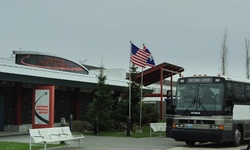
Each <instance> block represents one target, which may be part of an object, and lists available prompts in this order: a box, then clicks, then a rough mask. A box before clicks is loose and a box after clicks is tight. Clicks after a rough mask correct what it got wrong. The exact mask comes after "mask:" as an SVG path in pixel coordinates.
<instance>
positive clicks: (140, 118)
mask: <svg viewBox="0 0 250 150" xmlns="http://www.w3.org/2000/svg"><path fill="white" fill-rule="evenodd" d="M141 70H142V71H141V102H140V129H141V120H142V90H143V89H142V87H143V68H141Z"/></svg>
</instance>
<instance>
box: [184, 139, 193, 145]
mask: <svg viewBox="0 0 250 150" xmlns="http://www.w3.org/2000/svg"><path fill="white" fill-rule="evenodd" d="M185 142H186V144H187V145H189V146H193V145H194V144H195V141H192V140H190V141H185Z"/></svg>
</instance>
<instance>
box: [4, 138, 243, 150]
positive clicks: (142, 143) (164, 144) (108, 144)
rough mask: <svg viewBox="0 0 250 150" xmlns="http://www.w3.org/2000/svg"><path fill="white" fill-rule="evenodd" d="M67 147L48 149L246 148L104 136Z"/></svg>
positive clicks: (160, 139)
mask: <svg viewBox="0 0 250 150" xmlns="http://www.w3.org/2000/svg"><path fill="white" fill-rule="evenodd" d="M0 140H1V141H15V142H24V143H29V141H30V137H29V135H15V136H4V137H0ZM67 143H68V145H67V147H64V146H63V147H56V148H50V149H52V150H187V149H188V150H191V149H197V150H198V149H202V150H211V149H214V150H215V149H217V150H219V149H220V150H221V149H224V150H236V149H238V150H240V149H241V148H244V147H246V144H247V142H245V143H244V144H243V145H241V146H239V147H230V146H229V145H228V144H215V143H202V144H200V143H197V144H196V145H195V146H193V147H188V146H187V145H186V144H185V143H184V142H177V141H174V140H173V139H169V138H165V137H152V138H150V137H148V138H131V137H105V136H89V135H87V136H85V138H84V139H83V140H82V141H81V147H80V148H78V147H77V145H78V143H77V142H74V141H69V142H67Z"/></svg>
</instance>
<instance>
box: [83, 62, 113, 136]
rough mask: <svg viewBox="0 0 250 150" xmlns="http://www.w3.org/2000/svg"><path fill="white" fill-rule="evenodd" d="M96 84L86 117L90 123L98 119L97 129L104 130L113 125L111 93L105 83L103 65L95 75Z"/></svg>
mask: <svg viewBox="0 0 250 150" xmlns="http://www.w3.org/2000/svg"><path fill="white" fill-rule="evenodd" d="M97 78H98V84H97V87H96V91H95V97H94V100H93V102H92V103H91V104H90V105H89V109H88V112H87V114H86V119H87V120H88V121H89V122H90V123H94V121H95V119H96V118H97V119H98V128H99V131H105V130H108V129H110V128H112V127H113V120H112V118H111V113H112V104H113V100H112V95H111V90H110V89H109V86H108V85H107V84H106V83H105V81H106V79H107V76H106V75H104V67H103V66H102V67H101V69H100V72H99V75H97Z"/></svg>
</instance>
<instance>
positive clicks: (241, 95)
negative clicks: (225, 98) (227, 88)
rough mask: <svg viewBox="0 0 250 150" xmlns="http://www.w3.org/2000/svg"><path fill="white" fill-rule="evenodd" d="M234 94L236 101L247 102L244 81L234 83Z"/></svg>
mask: <svg viewBox="0 0 250 150" xmlns="http://www.w3.org/2000/svg"><path fill="white" fill-rule="evenodd" d="M233 95H234V101H237V102H245V100H246V95H245V86H244V84H243V83H238V82H235V83H233Z"/></svg>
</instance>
